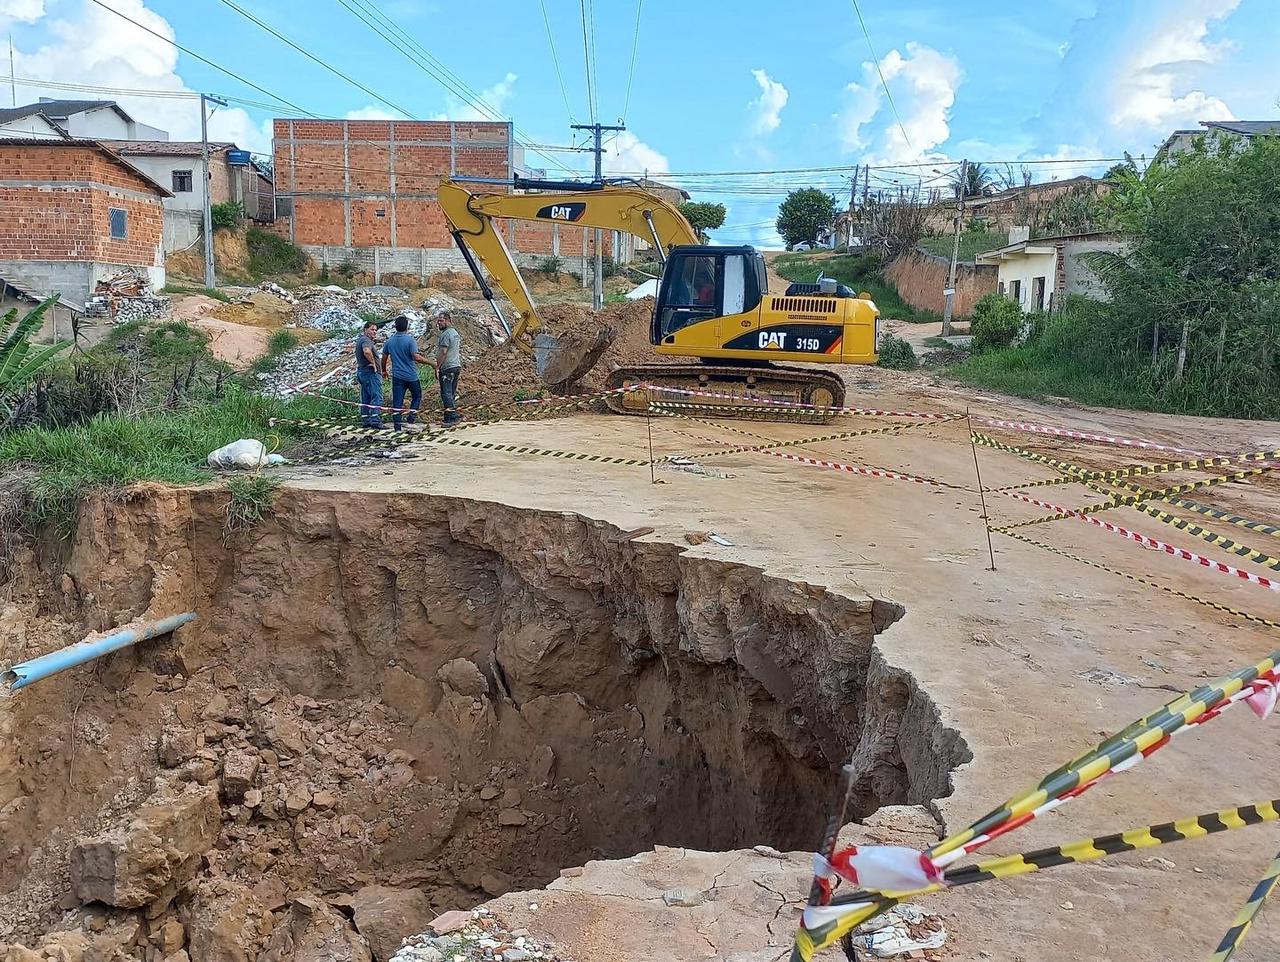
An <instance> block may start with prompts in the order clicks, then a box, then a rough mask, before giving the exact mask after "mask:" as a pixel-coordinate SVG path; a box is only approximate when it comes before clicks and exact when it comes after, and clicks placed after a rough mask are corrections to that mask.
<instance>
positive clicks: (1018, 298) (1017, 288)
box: [1009, 280, 1022, 307]
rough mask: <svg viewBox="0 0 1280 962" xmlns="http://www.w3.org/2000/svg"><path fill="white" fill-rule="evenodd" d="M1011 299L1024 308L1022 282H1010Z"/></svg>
mask: <svg viewBox="0 0 1280 962" xmlns="http://www.w3.org/2000/svg"><path fill="white" fill-rule="evenodd" d="M1009 299H1010V300H1011V301H1015V302H1017V304H1018V306H1019V307H1021V306H1022V281H1020V280H1018V281H1010V282H1009Z"/></svg>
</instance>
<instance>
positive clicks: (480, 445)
mask: <svg viewBox="0 0 1280 962" xmlns="http://www.w3.org/2000/svg"><path fill="white" fill-rule="evenodd" d="M423 440H428V441H431V442H433V443H435V444H454V445H458V446H460V447H466V448H475V449H476V450H478V451H504V452H507V453H509V454H536V455H540V456H541V457H547V458H559V459H561V460H564V461H587V462H590V463H592V464H626V465H632V466H637V467H639V466H643V467H646V468H647V467H648V466H649V464H650V463H651V462H650V461H649V459H648V458H619V457H615V456H613V455H609V454H585V453H583V452H581V451H559V450H556V449H554V448H535V447H532V446H530V445H527V444H498V443H495V442H493V441H467V440H465V439H463V438H454V437H441V436H440V435H434V436H432V437H430V438H423ZM667 460H669V459H668V458H665V457H663V458H658V459H656V463H658V464H661V463H663V462H664V461H667Z"/></svg>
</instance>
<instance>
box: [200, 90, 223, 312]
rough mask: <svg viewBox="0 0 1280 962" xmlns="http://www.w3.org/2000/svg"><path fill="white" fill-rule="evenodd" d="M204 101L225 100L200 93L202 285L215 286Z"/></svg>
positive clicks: (207, 124) (216, 281)
mask: <svg viewBox="0 0 1280 962" xmlns="http://www.w3.org/2000/svg"><path fill="white" fill-rule="evenodd" d="M206 101H213V103H215V104H218V105H219V106H222V107H225V106H226V105H227V102H226V101H225V100H219V99H218V98H217V97H214V96H211V95H210V94H201V95H200V161H201V167H202V168H203V171H204V184H203V188H204V199H203V201H202V206H203V207H204V286H205V287H217V285H218V279H217V277H216V276H214V270H213V211H212V210H210V206H209V112H208V110H207V109H206V107H205V103H206Z"/></svg>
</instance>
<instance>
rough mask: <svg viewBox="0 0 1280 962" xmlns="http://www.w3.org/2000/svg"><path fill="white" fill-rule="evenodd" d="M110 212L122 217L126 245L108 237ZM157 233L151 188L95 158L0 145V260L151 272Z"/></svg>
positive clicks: (156, 259)
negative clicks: (76, 263) (94, 263)
mask: <svg viewBox="0 0 1280 962" xmlns="http://www.w3.org/2000/svg"><path fill="white" fill-rule="evenodd" d="M64 183H65V185H66V186H49V185H50V184H54V185H58V184H64ZM24 184H25V185H30V186H22V185H24ZM112 208H117V209H122V210H124V211H126V218H127V225H128V236H127V237H126V238H124V239H113V238H112V237H111V215H110V210H111V209H112ZM163 229H164V211H163V207H162V205H161V199H160V195H159V194H157V193H156V192H155V188H154V187H152V186H151V185H150V184H149V183H148V182H147V181H146V180H145V179H144V178H143V177H141V176H140V175H138V174H136V173H134V172H133V171H131V170H129V169H127V168H126V167H123V166H121V165H119V164H116V163H114V162H113V161H111V160H110V159H109V158H107V157H105V156H104V155H102V154H101V153H99V152H98V151H96V150H93V149H92V148H88V147H36V146H33V147H26V146H21V147H6V146H3V145H2V144H0V259H4V260H11V261H24V260H25V261H98V262H104V263H110V264H127V265H132V266H137V267H148V268H150V267H154V266H156V265H158V264H160V263H161V254H160V251H161V239H162V233H163Z"/></svg>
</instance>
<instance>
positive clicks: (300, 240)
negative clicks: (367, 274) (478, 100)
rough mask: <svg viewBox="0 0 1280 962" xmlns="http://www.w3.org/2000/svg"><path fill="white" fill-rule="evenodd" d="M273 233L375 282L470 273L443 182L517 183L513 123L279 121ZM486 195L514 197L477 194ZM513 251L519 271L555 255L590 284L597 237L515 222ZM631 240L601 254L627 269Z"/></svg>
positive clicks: (609, 243) (510, 231)
mask: <svg viewBox="0 0 1280 962" xmlns="http://www.w3.org/2000/svg"><path fill="white" fill-rule="evenodd" d="M274 134H275V144H274V151H275V153H274V156H275V189H276V215H277V220H276V225H275V229H276V230H277V231H278V232H279V233H281V234H283V235H284V236H286V237H288V238H289V240H291V241H293V242H294V243H295V244H297V245H299V246H300V247H302V248H303V250H305V251H307V253H308V254H310V255H311V256H312V257H313V258H315V260H316V261H317V263H320V264H323V265H327V266H328V267H330V268H334V267H338V266H340V265H342V264H344V263H345V264H349V265H351V266H352V267H354V268H355V269H357V270H361V271H371V272H373V274H374V275H375V277H381V275H382V274H384V273H390V272H397V273H407V274H418V275H419V276H421V277H423V278H425V277H426V276H427V275H429V274H431V273H434V272H436V271H440V270H447V269H465V265H464V263H463V260H462V257H461V255H460V254H459V253H458V251H457V249H456V248H455V246H454V243H453V239H452V238H451V237H450V236H449V229H448V224H447V222H446V221H445V218H444V213H443V212H442V211H441V210H440V206H439V204H437V203H436V188H437V187H438V186H439V184H440V180H441V178H443V177H451V176H452V177H486V178H496V179H501V180H503V181H506V182H508V183H509V182H510V181H511V178H512V175H513V174H514V173H517V172H523V167H524V163H523V159H524V149H523V147H521V146H520V145H519V144H517V143H515V141H514V140H513V137H512V128H511V124H509V123H495V122H479V121H430V120H427V121H417V120H276V121H275V126H274ZM476 189H477V190H483V191H486V192H493V191H502V190H509V189H510V188H508V187H504V186H501V185H498V184H483V185H476ZM504 227H505V230H506V234H505V239H506V241H507V246H508V247H509V248H510V249H511V251H512V253H513V254H514V255H515V256H516V257H517V260H519V261H520V263H522V264H525V265H531V264H533V263H534V262H536V261H538V260H541V259H542V258H545V257H547V256H548V255H553V254H554V255H556V256H558V257H560V258H561V260H562V262H563V266H564V269H565V270H568V271H572V272H573V273H576V274H580V275H581V276H583V277H584V283H585V280H586V278H588V277H589V276H590V269H591V263H592V262H593V260H594V257H595V248H594V246H593V237H592V234H593V232H592V231H589V230H583V229H582V228H577V227H570V226H563V225H558V224H535V223H529V222H516V221H509V222H507V223H506V224H505V225H504ZM631 249H632V248H631V244H630V239H629V238H627V239H625V240H624V239H623V238H620V237H618V236H617V235H616V234H614V233H613V232H606V233H605V235H604V243H603V245H602V251H603V253H604V254H605V255H606V256H613V254H614V251H615V250H619V251H621V252H622V253H623V256H622V259H624V260H625V259H627V257H628V256H629V254H630V251H631Z"/></svg>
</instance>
